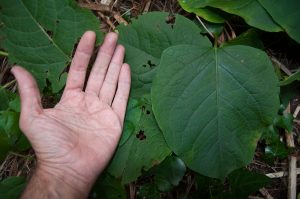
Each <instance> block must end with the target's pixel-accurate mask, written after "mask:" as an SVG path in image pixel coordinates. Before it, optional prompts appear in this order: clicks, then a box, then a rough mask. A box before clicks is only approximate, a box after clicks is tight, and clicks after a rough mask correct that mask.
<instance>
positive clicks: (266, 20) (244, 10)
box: [179, 0, 282, 32]
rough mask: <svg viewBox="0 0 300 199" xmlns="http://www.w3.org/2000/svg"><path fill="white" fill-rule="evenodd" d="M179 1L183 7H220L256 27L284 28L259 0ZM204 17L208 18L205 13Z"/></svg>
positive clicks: (266, 29) (275, 30)
mask: <svg viewBox="0 0 300 199" xmlns="http://www.w3.org/2000/svg"><path fill="white" fill-rule="evenodd" d="M179 2H180V4H181V5H182V6H183V8H186V7H187V8H192V9H196V8H207V7H213V8H219V9H221V10H223V11H225V12H228V13H231V14H235V15H238V16H240V17H242V18H243V19H244V20H245V21H246V23H248V24H249V25H251V26H254V27H256V28H259V29H262V30H265V31H270V32H278V31H282V28H281V27H280V26H279V25H278V24H277V23H276V22H275V21H274V20H273V19H272V17H271V16H270V15H269V13H268V12H267V11H266V10H265V9H264V7H263V6H262V5H261V4H260V3H259V2H258V0H226V1H224V0H179ZM197 14H201V13H197ZM200 16H202V15H200ZM203 17H204V18H206V17H205V15H203ZM206 19H207V18H206ZM211 21H212V20H211Z"/></svg>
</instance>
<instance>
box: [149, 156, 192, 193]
mask: <svg viewBox="0 0 300 199" xmlns="http://www.w3.org/2000/svg"><path fill="white" fill-rule="evenodd" d="M185 171H186V167H185V164H184V163H183V161H182V160H181V159H179V158H178V157H174V156H169V157H167V158H166V159H165V160H164V161H163V162H162V163H161V164H160V165H159V166H158V167H157V168H154V171H153V172H154V175H155V177H154V180H155V182H156V184H157V186H158V189H159V190H160V191H164V192H166V191H170V190H171V188H172V187H173V186H177V185H178V184H179V182H180V181H181V180H182V178H183V176H184V174H185Z"/></svg>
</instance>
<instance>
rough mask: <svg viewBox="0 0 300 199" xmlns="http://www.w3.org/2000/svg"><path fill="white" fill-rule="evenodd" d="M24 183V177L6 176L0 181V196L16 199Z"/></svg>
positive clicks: (6, 198)
mask: <svg viewBox="0 0 300 199" xmlns="http://www.w3.org/2000/svg"><path fill="white" fill-rule="evenodd" d="M25 185H26V179H25V178H24V177H8V178H6V179H4V180H2V181H1V182H0V198H3V199H4V198H5V199H18V198H19V197H20V196H21V193H22V191H23V189H24V188H25Z"/></svg>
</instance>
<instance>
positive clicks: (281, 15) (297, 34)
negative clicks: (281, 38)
mask: <svg viewBox="0 0 300 199" xmlns="http://www.w3.org/2000/svg"><path fill="white" fill-rule="evenodd" d="M258 1H259V2H260V3H261V4H262V5H263V6H264V8H265V9H266V10H267V11H268V12H269V13H270V15H271V16H272V17H273V19H274V20H275V21H276V22H277V23H278V24H279V25H280V26H281V27H283V29H284V30H285V31H286V32H287V34H288V35H289V36H290V37H291V38H293V39H294V40H295V41H297V42H298V43H300V27H299V19H300V12H299V10H300V1H298V0H285V1H281V0H258Z"/></svg>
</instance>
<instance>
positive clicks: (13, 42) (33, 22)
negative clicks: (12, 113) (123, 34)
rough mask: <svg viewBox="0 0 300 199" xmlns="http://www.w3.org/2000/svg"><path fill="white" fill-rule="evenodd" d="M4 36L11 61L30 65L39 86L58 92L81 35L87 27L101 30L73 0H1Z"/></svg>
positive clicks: (0, 18) (0, 15) (91, 16)
mask: <svg viewBox="0 0 300 199" xmlns="http://www.w3.org/2000/svg"><path fill="white" fill-rule="evenodd" d="M0 7H1V12H0V21H1V22H2V23H3V24H2V25H1V26H2V28H1V32H0V33H1V37H4V41H3V47H4V48H5V50H6V51H8V53H9V61H10V63H17V64H19V65H22V66H23V67H25V68H27V69H28V70H29V71H31V72H32V73H33V75H34V76H35V77H36V78H37V80H38V83H39V86H40V87H41V88H44V87H45V86H46V78H48V80H49V81H50V82H51V84H52V89H53V90H54V91H58V90H59V89H61V88H62V86H63V85H64V83H65V77H66V74H62V73H63V71H64V69H65V67H66V66H67V65H68V64H69V62H70V60H71V55H72V50H73V47H74V44H75V43H76V41H77V40H78V38H79V37H80V36H81V35H82V34H83V32H84V31H86V30H94V31H96V32H97V33H98V36H99V37H100V33H99V31H98V30H99V22H98V20H97V18H96V17H95V16H93V15H92V13H91V12H89V11H87V10H83V9H81V8H79V7H78V6H77V5H76V3H75V1H73V0H43V1H39V0H10V1H7V0H0Z"/></svg>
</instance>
